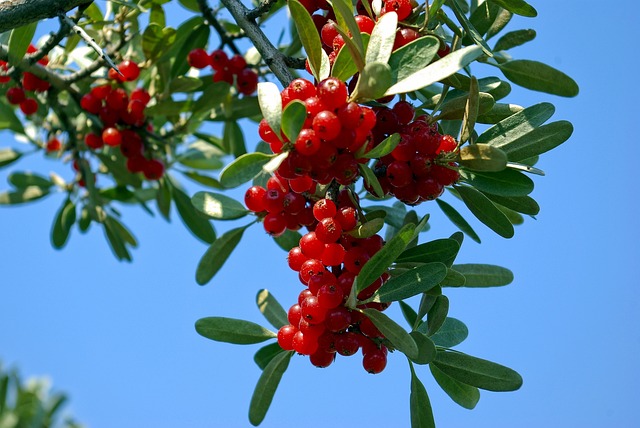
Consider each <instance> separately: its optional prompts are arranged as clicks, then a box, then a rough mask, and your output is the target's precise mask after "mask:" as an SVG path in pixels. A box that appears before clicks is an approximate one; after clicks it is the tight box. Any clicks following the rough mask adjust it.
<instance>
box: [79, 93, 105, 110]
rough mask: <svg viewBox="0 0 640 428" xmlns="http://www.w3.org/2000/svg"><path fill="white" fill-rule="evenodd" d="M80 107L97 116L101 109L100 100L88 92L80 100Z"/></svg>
mask: <svg viewBox="0 0 640 428" xmlns="http://www.w3.org/2000/svg"><path fill="white" fill-rule="evenodd" d="M80 107H82V108H83V109H84V110H85V111H87V112H89V113H91V114H98V113H100V109H101V108H102V100H101V99H99V98H97V97H95V96H94V95H93V94H91V92H89V93H88V94H85V95H83V96H82V98H81V99H80Z"/></svg>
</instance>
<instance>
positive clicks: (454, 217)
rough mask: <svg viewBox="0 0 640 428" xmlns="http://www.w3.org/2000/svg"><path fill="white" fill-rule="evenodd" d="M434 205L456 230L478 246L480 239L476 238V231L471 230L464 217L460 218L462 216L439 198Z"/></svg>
mask: <svg viewBox="0 0 640 428" xmlns="http://www.w3.org/2000/svg"><path fill="white" fill-rule="evenodd" d="M436 203H437V204H438V206H439V207H440V209H441V210H442V212H443V213H444V214H445V215H446V216H447V218H448V219H449V220H451V222H452V223H453V224H455V225H456V227H457V228H458V229H460V230H461V231H462V232H464V233H465V234H466V235H467V236H468V237H469V238H471V239H473V240H474V241H476V242H477V243H478V244H479V243H480V237H479V236H478V234H477V233H476V231H475V230H473V228H472V227H471V225H470V224H469V223H467V221H466V220H465V219H464V217H462V215H461V214H460V213H459V212H458V211H457V210H456V209H455V208H454V207H452V206H451V205H449V204H448V203H446V202H445V201H443V200H442V199H440V198H438V199H436Z"/></svg>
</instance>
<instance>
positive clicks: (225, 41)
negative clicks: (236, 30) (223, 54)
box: [198, 0, 241, 55]
mask: <svg viewBox="0 0 640 428" xmlns="http://www.w3.org/2000/svg"><path fill="white" fill-rule="evenodd" d="M198 7H199V8H200V11H202V16H204V19H205V20H206V21H207V22H208V23H209V25H211V26H212V27H213V29H214V30H216V33H218V36H219V37H220V41H221V42H222V46H224V45H227V46H229V48H230V49H231V50H232V51H233V53H234V54H236V55H241V53H240V50H239V49H238V47H237V46H236V44H235V42H234V40H235V38H234V37H231V36H230V35H229V33H227V31H226V30H225V29H224V28H223V27H222V25H221V24H220V22H219V21H218V20H217V19H216V12H215V11H214V10H213V9H211V8H210V7H209V5H208V4H207V2H206V0H204V1H201V0H198Z"/></svg>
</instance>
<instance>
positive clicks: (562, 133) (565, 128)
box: [500, 120, 573, 162]
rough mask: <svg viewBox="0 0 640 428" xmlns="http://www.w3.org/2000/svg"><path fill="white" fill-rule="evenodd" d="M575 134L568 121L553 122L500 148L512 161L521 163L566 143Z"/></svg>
mask: <svg viewBox="0 0 640 428" xmlns="http://www.w3.org/2000/svg"><path fill="white" fill-rule="evenodd" d="M571 134H573V125H572V124H571V122H568V121H566V120H560V121H558V122H552V123H549V124H547V125H543V126H541V127H539V128H536V129H534V130H533V131H531V132H529V133H528V134H525V135H523V136H521V137H520V138H518V139H517V140H513V141H511V142H509V143H508V144H504V145H502V146H500V148H501V149H502V150H503V151H504V152H505V153H506V154H507V156H508V157H509V160H510V161H516V162H517V161H521V160H523V159H527V158H530V157H533V156H537V155H540V154H542V153H545V152H548V151H549V150H551V149H554V148H556V147H558V146H559V145H560V144H562V143H564V142H565V141H567V140H568V139H569V137H571Z"/></svg>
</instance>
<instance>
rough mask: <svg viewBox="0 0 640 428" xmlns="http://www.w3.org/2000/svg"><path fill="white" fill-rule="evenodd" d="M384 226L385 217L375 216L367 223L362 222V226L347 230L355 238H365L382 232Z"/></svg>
mask: <svg viewBox="0 0 640 428" xmlns="http://www.w3.org/2000/svg"><path fill="white" fill-rule="evenodd" d="M383 227H384V219H382V218H374V219H371V220H370V221H368V222H366V223H362V224H361V225H360V226H358V227H356V228H355V229H353V230H351V231H349V232H347V233H348V234H349V235H350V236H353V237H354V238H358V239H363V238H369V237H371V236H373V235H375V234H376V233H378V232H380V230H382V228H383Z"/></svg>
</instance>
